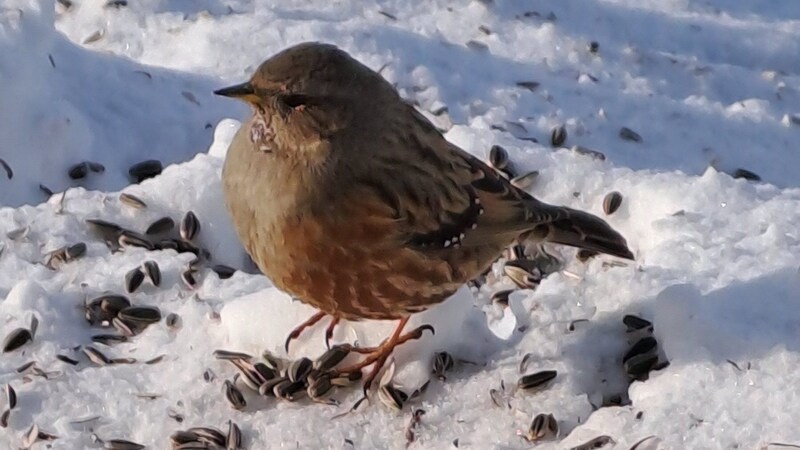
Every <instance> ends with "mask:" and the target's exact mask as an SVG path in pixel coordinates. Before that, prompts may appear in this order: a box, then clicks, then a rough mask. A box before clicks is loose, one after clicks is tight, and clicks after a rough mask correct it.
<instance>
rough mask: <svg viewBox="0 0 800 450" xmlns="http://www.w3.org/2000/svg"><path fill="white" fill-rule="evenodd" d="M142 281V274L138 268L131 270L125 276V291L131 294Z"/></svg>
mask: <svg viewBox="0 0 800 450" xmlns="http://www.w3.org/2000/svg"><path fill="white" fill-rule="evenodd" d="M143 281H144V272H142V269H140V268H138V267H137V268H135V269H132V270H130V271H128V273H126V274H125V290H126V291H128V293H133V292H134V291H136V289H139V286H141V285H142V282H143Z"/></svg>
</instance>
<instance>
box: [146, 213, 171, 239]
mask: <svg viewBox="0 0 800 450" xmlns="http://www.w3.org/2000/svg"><path fill="white" fill-rule="evenodd" d="M173 228H175V221H174V220H172V218H171V217H162V218H160V219H157V220H155V221H154V222H153V223H151V224H150V225H148V226H147V230H145V232H144V234H146V235H148V236H153V235H155V234H164V233H169V232H170V231H172V229H173Z"/></svg>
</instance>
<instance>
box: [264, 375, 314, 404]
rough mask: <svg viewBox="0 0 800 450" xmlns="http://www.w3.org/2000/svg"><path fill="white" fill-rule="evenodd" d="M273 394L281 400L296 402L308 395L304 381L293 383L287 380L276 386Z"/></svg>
mask: <svg viewBox="0 0 800 450" xmlns="http://www.w3.org/2000/svg"><path fill="white" fill-rule="evenodd" d="M272 393H273V394H274V395H275V397H277V398H279V399H281V400H287V401H290V402H294V401H297V400H299V399H300V398H302V397H303V396H304V395H306V384H305V382H303V381H295V382H292V381H291V380H289V379H288V378H287V379H285V380H284V381H283V382H280V383H277V384H275V386H274V387H273V388H272Z"/></svg>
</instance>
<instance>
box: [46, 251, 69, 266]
mask: <svg viewBox="0 0 800 450" xmlns="http://www.w3.org/2000/svg"><path fill="white" fill-rule="evenodd" d="M66 262H67V247H61V248H57V249H55V250H53V251H51V252H49V253H47V257H46V258H45V261H44V265H45V267H47V268H48V269H51V270H56V269H58V268H59V267H61V265H62V264H64V263H66Z"/></svg>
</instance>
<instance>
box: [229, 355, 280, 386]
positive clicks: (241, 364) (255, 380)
mask: <svg viewBox="0 0 800 450" xmlns="http://www.w3.org/2000/svg"><path fill="white" fill-rule="evenodd" d="M231 363H232V364H233V365H234V366H236V369H238V370H239V374H240V375H241V376H242V377H241V379H242V381H243V382H244V384H246V385H247V387H249V388H250V389H252V390H254V391H256V392H258V390H259V388H261V385H263V384H264V383H266V382H267V378H264V377H262V376H261V373H260V372H258V371H257V370H256V369H255V367H253V365H252V364H250V362H248V361H244V360H241V359H233V360H231ZM271 378H272V377H271ZM271 378H270V379H271Z"/></svg>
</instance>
